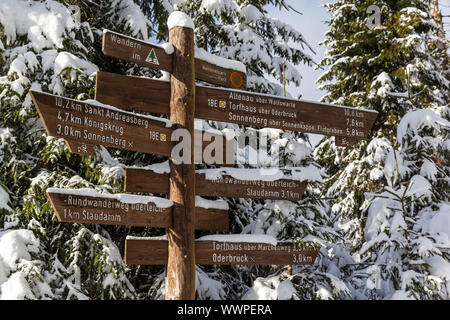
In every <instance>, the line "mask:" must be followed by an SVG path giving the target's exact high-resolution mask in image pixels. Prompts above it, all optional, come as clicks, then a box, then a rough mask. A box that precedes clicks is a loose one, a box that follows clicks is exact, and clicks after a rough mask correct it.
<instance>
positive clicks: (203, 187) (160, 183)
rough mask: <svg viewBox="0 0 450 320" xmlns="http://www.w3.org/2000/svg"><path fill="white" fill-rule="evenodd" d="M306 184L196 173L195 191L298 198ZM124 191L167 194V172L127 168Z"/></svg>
mask: <svg viewBox="0 0 450 320" xmlns="http://www.w3.org/2000/svg"><path fill="white" fill-rule="evenodd" d="M306 187H307V183H306V182H299V181H294V180H287V179H280V180H275V181H262V180H254V181H250V180H239V179H235V178H233V177H231V176H227V175H225V176H222V177H221V178H220V179H216V180H208V179H206V178H205V175H204V174H199V173H197V174H196V175H195V194H196V195H198V196H207V197H230V198H252V199H272V200H290V201H300V200H301V198H302V196H303V193H304V192H305V190H306ZM125 192H149V193H158V194H167V193H168V192H169V175H168V174H158V173H155V172H154V171H152V170H145V169H134V168H127V169H126V170H125Z"/></svg>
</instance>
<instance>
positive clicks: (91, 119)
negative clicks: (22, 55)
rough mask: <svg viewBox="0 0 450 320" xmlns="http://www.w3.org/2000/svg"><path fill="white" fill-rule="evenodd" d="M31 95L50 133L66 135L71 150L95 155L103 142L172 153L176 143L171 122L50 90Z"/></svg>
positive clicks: (154, 152) (119, 147) (146, 151)
mask: <svg viewBox="0 0 450 320" xmlns="http://www.w3.org/2000/svg"><path fill="white" fill-rule="evenodd" d="M30 94H31V97H32V99H33V102H34V104H35V106H36V109H37V110H38V113H39V116H40V118H41V120H42V122H43V123H44V126H45V129H46V131H47V134H48V135H51V136H54V137H58V138H64V139H65V140H66V141H67V143H68V144H69V147H70V151H71V152H74V153H79V154H84V155H91V154H92V153H93V148H92V146H94V145H102V146H105V147H113V148H118V149H123V150H130V151H137V152H144V153H151V154H158V155H162V156H167V157H169V156H170V155H171V151H172V148H173V146H174V144H173V142H171V141H170V136H171V134H172V131H173V129H172V128H171V127H170V126H169V127H168V126H167V124H169V122H163V121H162V120H161V121H158V120H156V118H150V117H148V116H140V115H137V114H135V113H131V112H127V111H122V110H119V109H116V108H109V107H105V106H101V105H96V104H92V103H86V102H83V101H78V100H73V99H68V98H64V97H59V96H54V95H51V94H47V93H42V92H36V91H30Z"/></svg>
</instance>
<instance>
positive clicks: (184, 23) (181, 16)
mask: <svg viewBox="0 0 450 320" xmlns="http://www.w3.org/2000/svg"><path fill="white" fill-rule="evenodd" d="M174 27H185V28H191V29H194V28H195V26H194V21H192V19H191V18H190V17H189V16H188V15H187V14H186V13H184V12H181V11H174V12H172V13H171V14H170V16H169V19H167V28H168V29H169V30H170V29H172V28H174Z"/></svg>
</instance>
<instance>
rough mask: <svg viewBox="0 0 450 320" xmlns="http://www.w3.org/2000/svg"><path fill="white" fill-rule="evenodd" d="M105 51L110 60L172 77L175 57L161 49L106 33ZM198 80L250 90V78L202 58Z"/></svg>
mask: <svg viewBox="0 0 450 320" xmlns="http://www.w3.org/2000/svg"><path fill="white" fill-rule="evenodd" d="M102 51H103V53H104V54H105V55H107V56H110V57H114V58H119V59H124V60H126V61H130V62H134V63H137V64H139V65H141V66H144V67H150V68H153V69H158V70H162V71H166V72H169V73H172V59H173V58H172V53H170V51H168V50H166V49H165V48H164V47H162V46H160V45H156V44H151V43H149V42H146V41H142V40H139V39H135V38H131V37H128V36H126V35H123V34H119V33H115V32H112V31H108V30H105V31H104V32H103V45H102ZM218 59H220V57H218ZM195 77H196V79H197V80H200V81H205V82H209V83H212V84H216V85H219V86H223V87H228V88H237V89H246V87H247V75H246V74H245V73H243V72H242V71H240V70H235V69H232V68H230V67H228V68H224V67H221V66H217V65H215V64H212V63H209V62H207V61H204V60H202V59H200V58H195Z"/></svg>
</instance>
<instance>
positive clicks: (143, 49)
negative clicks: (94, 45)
mask: <svg viewBox="0 0 450 320" xmlns="http://www.w3.org/2000/svg"><path fill="white" fill-rule="evenodd" d="M152 50H153V52H154V54H155V57H156V59H151V57H150V54H151V52H152ZM102 51H103V54H104V55H106V56H110V57H114V58H118V59H124V60H126V61H130V62H134V63H137V64H139V65H141V66H144V67H149V68H154V69H158V70H163V71H167V72H172V62H173V61H172V60H173V58H172V55H169V54H167V53H166V51H165V50H164V49H163V48H162V47H160V46H158V45H154V44H151V43H149V42H146V41H142V40H139V39H136V38H131V37H128V36H126V35H124V34H119V33H115V32H112V31H106V32H104V33H103V42H102Z"/></svg>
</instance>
